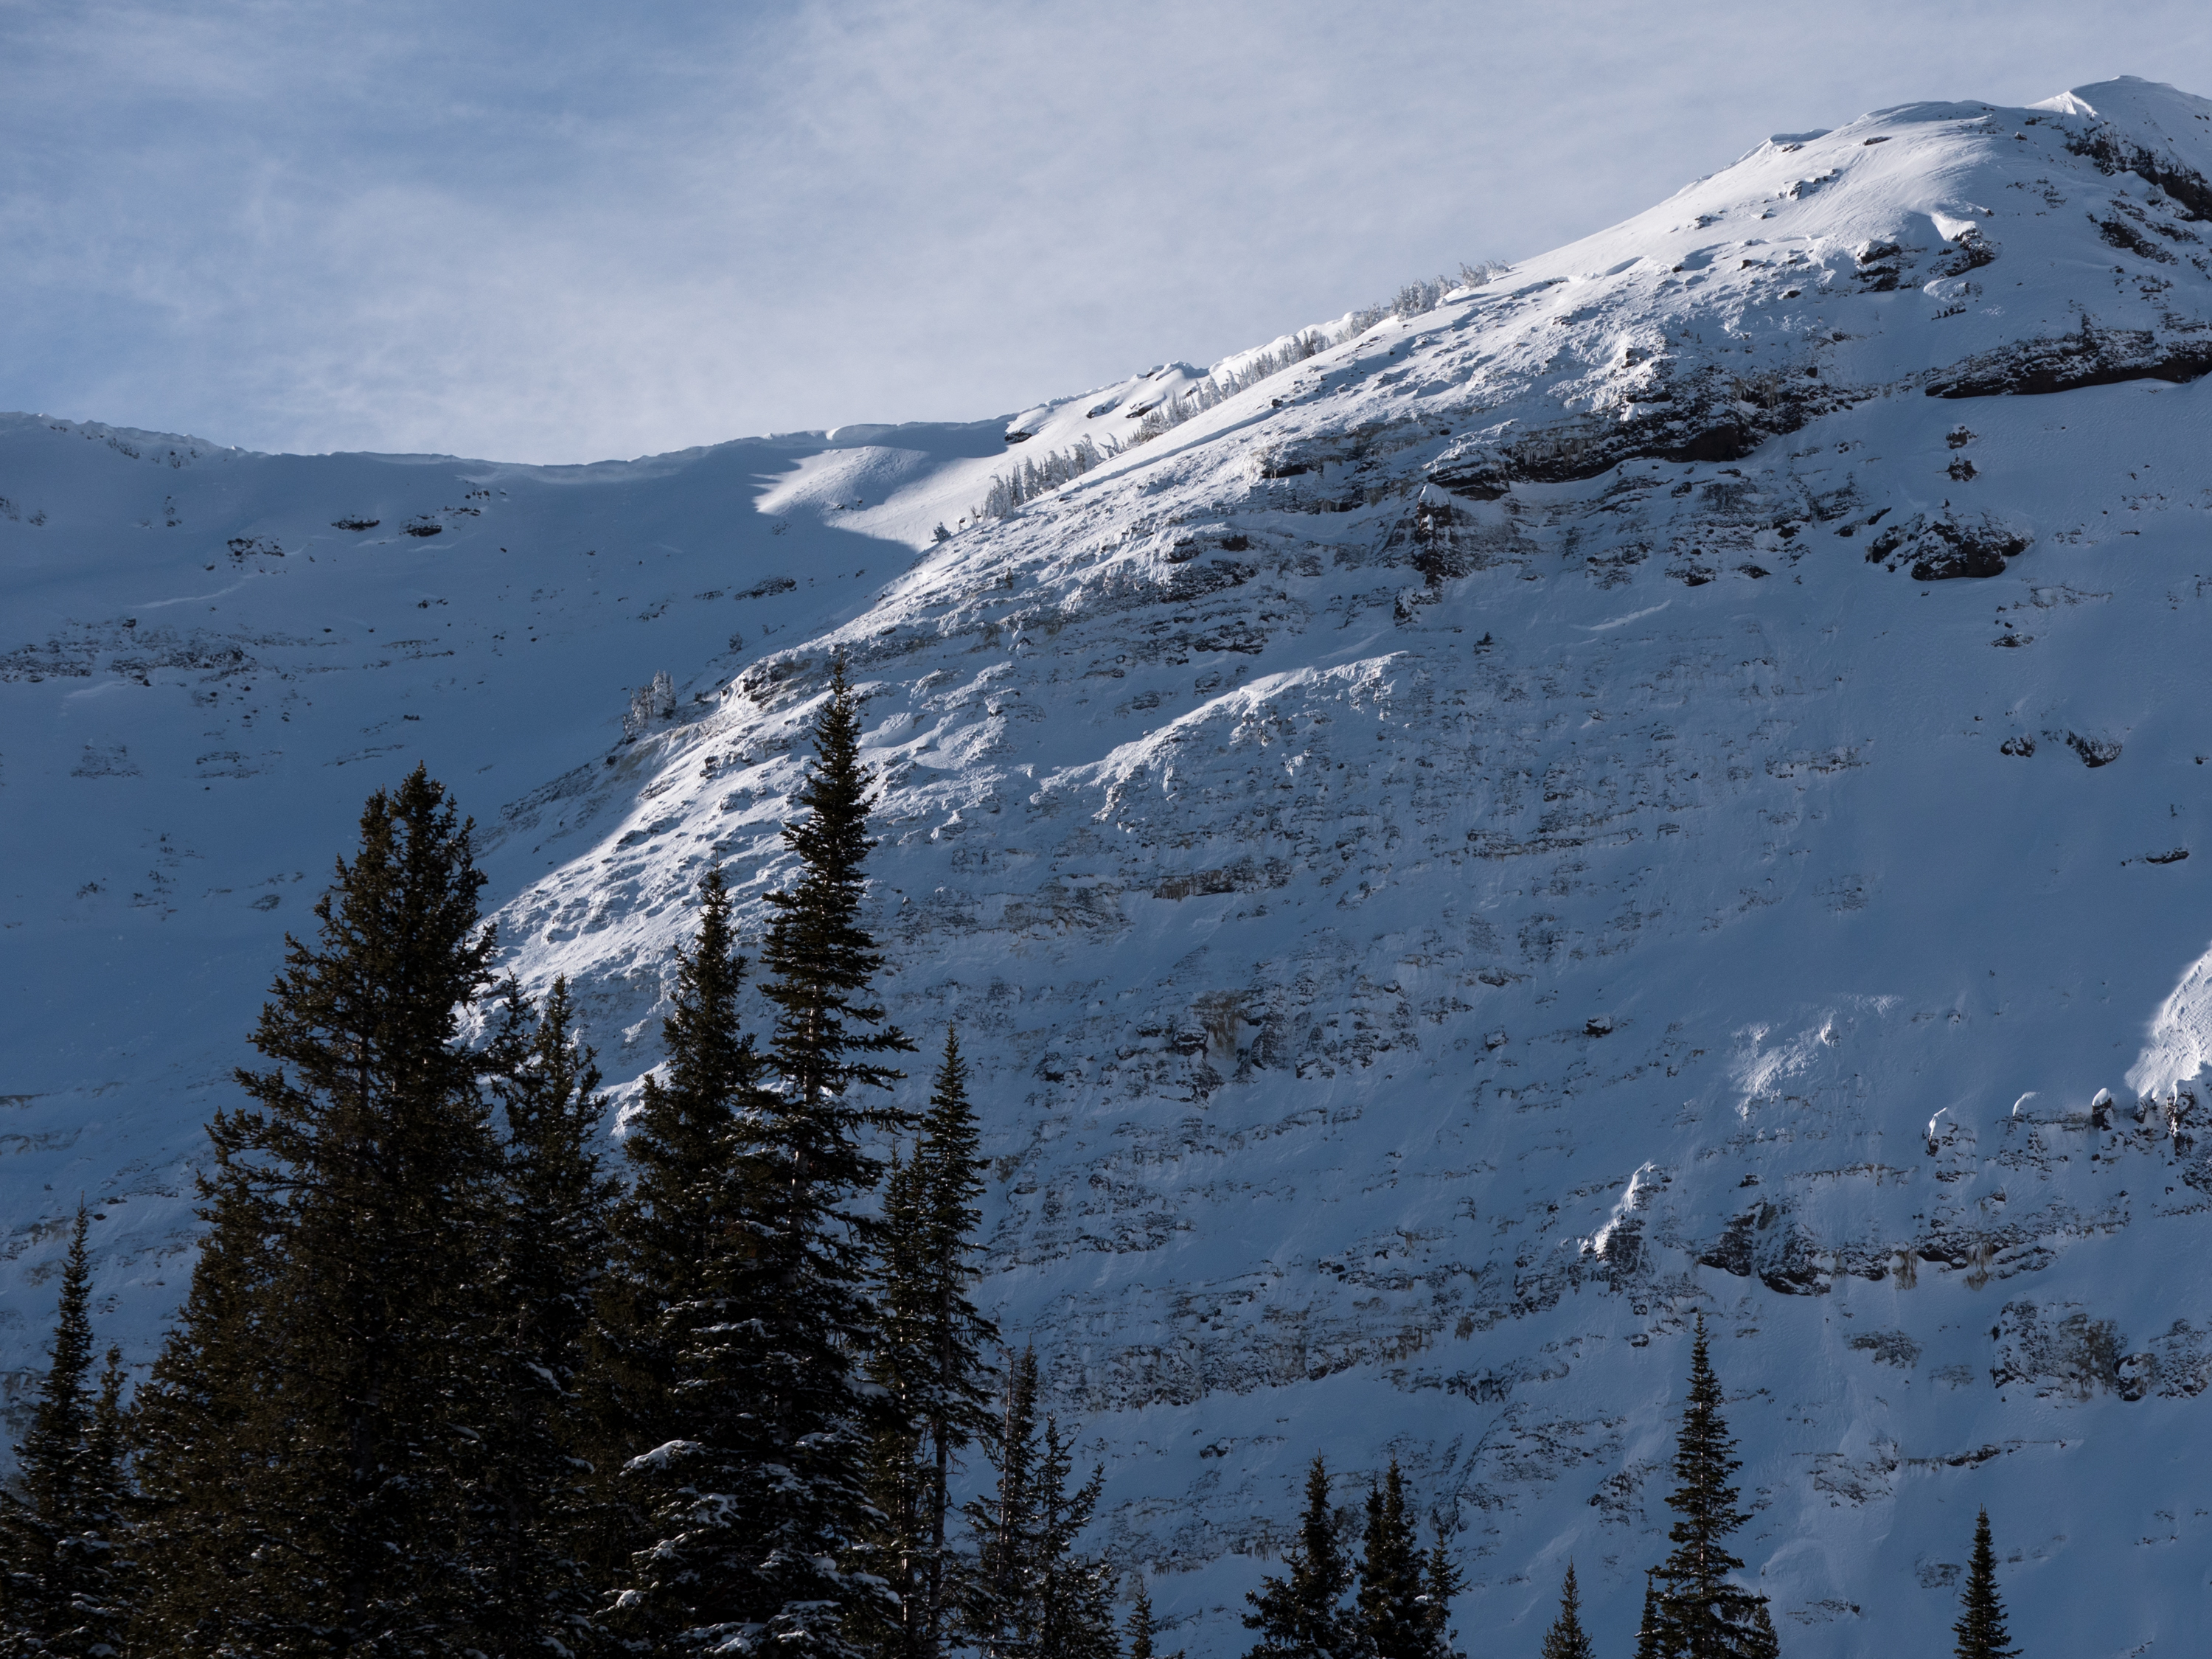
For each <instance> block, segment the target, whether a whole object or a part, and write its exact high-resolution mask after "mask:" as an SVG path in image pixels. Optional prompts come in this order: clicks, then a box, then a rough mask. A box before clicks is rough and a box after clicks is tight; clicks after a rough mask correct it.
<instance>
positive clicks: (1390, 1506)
mask: <svg viewBox="0 0 2212 1659" xmlns="http://www.w3.org/2000/svg"><path fill="white" fill-rule="evenodd" d="M1459 1590H1460V1575H1459V1570H1458V1569H1457V1568H1456V1567H1455V1565H1453V1564H1452V1559H1451V1555H1450V1553H1449V1551H1448V1550H1447V1549H1446V1548H1445V1547H1444V1541H1443V1536H1442V1535H1441V1534H1439V1535H1438V1537H1437V1541H1436V1545H1435V1547H1434V1548H1432V1549H1431V1551H1430V1553H1429V1554H1428V1556H1427V1558H1426V1559H1424V1558H1423V1556H1422V1554H1421V1551H1420V1540H1419V1534H1418V1529H1417V1528H1416V1527H1415V1524H1414V1520H1413V1508H1412V1505H1411V1504H1410V1502H1409V1501H1408V1499H1407V1495H1406V1485H1405V1477H1404V1476H1403V1475H1402V1474H1401V1473H1400V1472H1399V1468H1398V1460H1397V1459H1396V1458H1395V1457H1394V1458H1392V1459H1391V1460H1390V1467H1389V1470H1388V1471H1387V1472H1385V1474H1384V1475H1383V1480H1382V1483H1381V1484H1380V1485H1379V1486H1372V1487H1370V1488H1369V1489H1368V1493H1367V1528H1366V1536H1365V1538H1364V1541H1363V1544H1362V1547H1361V1552H1360V1558H1359V1588H1358V1593H1357V1595H1356V1596H1355V1597H1354V1607H1355V1616H1356V1620H1357V1624H1358V1643H1359V1645H1358V1650H1357V1651H1358V1653H1359V1654H1361V1655H1362V1656H1363V1659H1367V1656H1371V1659H1459V1655H1458V1654H1457V1652H1456V1651H1455V1650H1454V1649H1453V1647H1452V1645H1451V1630H1450V1621H1451V1602H1452V1598H1453V1597H1454V1596H1455V1595H1457V1594H1458V1593H1459Z"/></svg>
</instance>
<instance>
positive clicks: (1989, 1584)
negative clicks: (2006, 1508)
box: [1951, 1509, 2020, 1659]
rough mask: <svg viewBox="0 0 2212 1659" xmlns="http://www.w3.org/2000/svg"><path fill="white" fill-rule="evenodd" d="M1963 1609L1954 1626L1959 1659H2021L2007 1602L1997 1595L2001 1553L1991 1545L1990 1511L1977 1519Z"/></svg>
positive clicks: (1975, 1520) (1960, 1604) (1981, 1513)
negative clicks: (2007, 1626) (2008, 1618)
mask: <svg viewBox="0 0 2212 1659" xmlns="http://www.w3.org/2000/svg"><path fill="white" fill-rule="evenodd" d="M1959 1606H1960V1612H1959V1622H1958V1623H1957V1624H1955V1625H1954V1626H1951V1632H1952V1634H1953V1635H1954V1636H1956V1637H1957V1638H1959V1639H1958V1643H1957V1644H1956V1645H1955V1646H1954V1648H1953V1649H1952V1651H1953V1653H1954V1654H1955V1655H1957V1656H1958V1659H2018V1655H2019V1653H2020V1650H2019V1649H2018V1648H2016V1647H2014V1646H2013V1645H2012V1638H2011V1637H2010V1635H2009V1634H2008V1632H2006V1630H2005V1611H2004V1600H2003V1598H2002V1596H2000V1595H1998V1594H1997V1553H1996V1548H1995V1547H1993V1546H1992V1545H1991V1544H1990V1512H1989V1511H1988V1510H1986V1509H1985V1510H1982V1511H1981V1512H1980V1513H1979V1514H1978V1515H1977V1516H1975V1517H1974V1554H1973V1559H1972V1565H1969V1566H1968V1567H1967V1569H1966V1590H1965V1592H1964V1593H1963V1594H1962V1595H1960V1597H1959Z"/></svg>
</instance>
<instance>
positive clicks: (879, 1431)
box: [855, 1144, 941, 1659]
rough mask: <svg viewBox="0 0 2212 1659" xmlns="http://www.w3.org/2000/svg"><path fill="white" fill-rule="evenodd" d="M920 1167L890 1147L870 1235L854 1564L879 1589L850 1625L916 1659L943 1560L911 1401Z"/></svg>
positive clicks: (920, 1369)
mask: <svg viewBox="0 0 2212 1659" xmlns="http://www.w3.org/2000/svg"><path fill="white" fill-rule="evenodd" d="M922 1162H923V1159H922V1149H921V1146H920V1145H918V1144H917V1145H916V1146H915V1149H914V1157H913V1159H912V1160H911V1161H910V1162H909V1161H908V1160H906V1159H903V1158H901V1157H900V1155H899V1152H898V1149H897V1148H896V1146H894V1147H893V1148H892V1151H891V1157H890V1175H889V1176H888V1177H887V1178H886V1179H885V1181H884V1206H883V1214H882V1217H881V1219H880V1225H879V1226H878V1231H877V1249H876V1277H877V1279H878V1299H877V1320H878V1324H877V1329H876V1342H875V1348H874V1352H873V1353H872V1356H871V1358H870V1360H869V1365H868V1371H869V1375H870V1376H871V1377H872V1379H873V1380H874V1381H875V1383H877V1385H878V1387H879V1388H881V1389H882V1390H883V1399H882V1402H881V1409H880V1410H879V1411H878V1412H877V1413H875V1418H874V1425H873V1430H872V1437H871V1440H870V1444H869V1451H868V1501H869V1503H870V1504H872V1506H873V1509H874V1511H875V1516H874V1521H873V1524H872V1526H870V1528H868V1532H867V1541H866V1545H865V1547H863V1549H862V1550H861V1551H860V1560H861V1562H862V1564H863V1565H865V1566H866V1570H867V1571H869V1572H871V1573H872V1574H873V1575H874V1576H875V1577H877V1578H878V1579H880V1580H881V1581H882V1583H883V1588H884V1593H883V1595H882V1596H881V1597H880V1598H879V1599H878V1601H875V1602H874V1603H872V1604H870V1605H864V1606H862V1607H860V1608H859V1609H858V1610H857V1611H856V1613H855V1629H856V1631H857V1632H858V1633H860V1635H861V1636H862V1637H863V1638H865V1639H866V1641H867V1643H868V1644H870V1646H871V1647H872V1649H873V1650H874V1651H875V1652H876V1653H878V1655H880V1656H882V1659H922V1656H925V1655H933V1654H934V1653H935V1652H936V1644H934V1642H933V1639H932V1638H933V1621H932V1620H930V1618H929V1616H928V1613H929V1603H928V1600H927V1585H928V1583H929V1580H930V1569H931V1568H932V1567H933V1566H939V1565H940V1564H938V1563H934V1562H933V1561H931V1560H930V1559H928V1557H929V1555H930V1548H929V1543H930V1539H929V1525H928V1519H927V1507H928V1505H927V1497H926V1493H927V1488H928V1486H929V1474H930V1470H929V1468H928V1465H927V1462H925V1461H924V1458H923V1448H924V1444H925V1442H926V1439H927V1428H926V1427H925V1426H924V1425H923V1423H922V1420H921V1410H920V1407H919V1403H918V1401H917V1399H916V1396H917V1395H918V1394H919V1393H920V1392H921V1389H922V1387H923V1386H924V1384H925V1382H926V1379H927V1368H928V1348H927V1332H926V1324H925V1320H926V1310H925V1306H924V1304H923V1298H922V1294H921V1279H922V1265H921V1264H922V1260H923V1257H924V1255H925V1254H926V1250H927V1243H926V1238H925V1231H926V1228H925V1216H926V1213H927V1196H926V1194H925V1193H924V1191H923V1183H924V1179H925V1177H924V1174H923V1169H922ZM940 1572H941V1566H940Z"/></svg>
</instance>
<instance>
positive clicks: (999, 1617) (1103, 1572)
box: [961, 1348, 1121, 1659]
mask: <svg viewBox="0 0 2212 1659" xmlns="http://www.w3.org/2000/svg"><path fill="white" fill-rule="evenodd" d="M994 1438H995V1442H996V1443H995V1444H994V1445H993V1446H992V1447H991V1448H990V1451H991V1455H992V1462H993V1463H994V1464H995V1465H996V1467H997V1469H998V1474H999V1479H998V1483H997V1486H996V1487H995V1489H994V1491H992V1492H987V1493H986V1494H983V1495H982V1496H980V1497H978V1498H975V1499H974V1500H973V1501H971V1502H970V1503H969V1505H968V1509H967V1514H968V1518H969V1523H970V1525H971V1526H972V1527H973V1528H975V1534H976V1538H977V1541H978V1542H979V1544H980V1546H981V1547H980V1549H979V1551H978V1560H977V1565H976V1572H975V1577H974V1579H973V1581H972V1582H971V1583H969V1585H968V1587H967V1596H966V1601H965V1604H964V1606H963V1608H962V1609H961V1614H962V1617H961V1626H962V1629H961V1634H962V1635H963V1637H964V1638H965V1639H966V1640H967V1641H968V1642H969V1644H971V1645H973V1646H975V1647H976V1648H979V1649H981V1650H982V1652H983V1653H984V1654H985V1655H987V1656H988V1659H1116V1656H1118V1655H1119V1654H1120V1652H1121V1643H1120V1641H1119V1639H1118V1638H1116V1636H1115V1630H1114V1615H1113V1601H1114V1588H1115V1575H1114V1574H1113V1572H1112V1571H1109V1569H1108V1568H1107V1567H1106V1565H1104V1564H1103V1562H1101V1561H1099V1560H1098V1559H1096V1558H1095V1557H1091V1556H1089V1555H1085V1554H1084V1553H1081V1552H1079V1550H1078V1549H1077V1548H1076V1541H1077V1540H1078V1539H1079V1537H1080V1535H1081V1534H1082V1532H1083V1530H1084V1528H1086V1527H1088V1526H1089V1525H1090V1524H1091V1516H1092V1514H1093V1512H1094V1511H1095V1510H1097V1505H1098V1495H1099V1492H1100V1490H1101V1488H1102V1487H1103V1485H1104V1483H1105V1471H1104V1469H1103V1468H1098V1469H1094V1470H1093V1471H1092V1472H1091V1478H1090V1479H1089V1480H1086V1481H1085V1482H1084V1484H1083V1485H1082V1486H1079V1487H1077V1488H1075V1489H1074V1490H1073V1491H1072V1492H1071V1491H1070V1490H1069V1489H1068V1481H1069V1480H1070V1478H1071V1477H1072V1474H1073V1462H1074V1458H1073V1448H1072V1444H1071V1443H1070V1442H1069V1440H1068V1439H1067V1438H1066V1437H1063V1436H1062V1434H1061V1433H1060V1425H1059V1423H1058V1422H1057V1421H1056V1420H1055V1419H1053V1418H1052V1417H1051V1416H1050V1415H1047V1416H1046V1417H1045V1419H1044V1420H1043V1423H1042V1425H1039V1423H1038V1420H1037V1364H1036V1350H1035V1349H1033V1348H1024V1350H1023V1351H1022V1352H1021V1353H1020V1354H1018V1356H1016V1358H1015V1359H1014V1362H1013V1364H1012V1366H1011V1367H1010V1368H1009V1370H1008V1375H1007V1378H1006V1395H1005V1406H1004V1412H1003V1415H1002V1417H1001V1419H1000V1425H999V1428H998V1431H997V1433H996V1435H995V1437H994Z"/></svg>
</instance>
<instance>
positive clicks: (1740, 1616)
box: [1658, 1315, 1778, 1659]
mask: <svg viewBox="0 0 2212 1659" xmlns="http://www.w3.org/2000/svg"><path fill="white" fill-rule="evenodd" d="M1721 1404H1722V1398H1721V1385H1720V1380H1719V1379H1718V1378H1717V1376H1714V1375H1713V1368H1712V1364H1711V1358H1710V1357H1709V1355H1708V1352H1707V1348H1706V1339H1705V1317H1704V1316H1703V1315H1699V1318H1698V1333H1697V1340H1696V1341H1695V1342H1694V1343H1693V1344H1692V1347H1691V1350H1690V1389H1689V1398H1688V1400H1687V1401H1686V1403H1685V1404H1684V1406H1683V1408H1682V1425H1681V1428H1680V1430H1679V1431H1677V1433H1676V1436H1675V1443H1674V1478H1675V1480H1677V1481H1678V1482H1679V1483H1680V1484H1679V1485H1678V1486H1676V1488H1675V1490H1674V1492H1671V1493H1669V1494H1668V1498H1667V1502H1668V1506H1669V1507H1670V1508H1671V1509H1673V1510H1674V1513H1675V1514H1676V1515H1677V1516H1679V1517H1680V1519H1678V1520H1677V1521H1676V1522H1674V1525H1673V1526H1672V1527H1671V1528H1668V1534H1667V1535H1668V1539H1669V1540H1670V1541H1672V1542H1673V1543H1674V1550H1673V1552H1672V1553H1670V1554H1668V1558H1667V1559H1666V1561H1665V1562H1664V1563H1663V1564H1662V1565H1661V1566H1660V1567H1659V1569H1658V1577H1659V1578H1660V1580H1661V1581H1662V1583H1664V1584H1665V1585H1666V1587H1667V1588H1666V1589H1665V1591H1664V1592H1663V1593H1662V1595H1661V1596H1660V1598H1659V1608H1658V1613H1659V1625H1660V1630H1659V1633H1658V1639H1659V1642H1660V1644H1661V1645H1660V1652H1661V1653H1662V1654H1663V1655H1665V1656H1667V1659H1771V1656H1772V1655H1773V1654H1774V1652H1775V1651H1776V1649H1777V1646H1778V1644H1777V1642H1776V1638H1775V1635H1774V1626H1773V1623H1772V1621H1771V1619H1770V1618H1769V1617H1768V1614H1767V1611H1766V1598H1765V1596H1763V1595H1754V1594H1753V1592H1751V1591H1749V1590H1747V1589H1742V1588H1741V1587H1740V1586H1739V1585H1737V1584H1735V1583H1733V1582H1731V1581H1730V1580H1729V1577H1728V1575H1729V1573H1731V1572H1737V1571H1741V1570H1742V1567H1743V1563H1742V1562H1741V1561H1740V1560H1738V1559H1736V1558H1735V1556H1733V1555H1731V1554H1729V1552H1728V1549H1727V1547H1726V1541H1727V1539H1728V1538H1729V1535H1730V1534H1733V1533H1734V1532H1735V1530H1736V1529H1737V1528H1740V1527H1741V1526H1742V1525H1743V1523H1744V1522H1745V1521H1746V1520H1747V1519H1748V1518H1749V1517H1748V1516H1746V1515H1745V1514H1744V1513H1743V1512H1742V1511H1741V1510H1738V1509H1737V1508H1736V1506H1735V1504H1736V1489H1735V1486H1732V1485H1730V1484H1729V1476H1731V1475H1733V1474H1735V1472H1736V1470H1737V1469H1739V1468H1741V1467H1742V1464H1741V1461H1740V1460H1739V1459H1737V1458H1736V1456H1735V1441H1734V1439H1732V1438H1731V1437H1729V1431H1728V1424H1727V1422H1726V1421H1725V1420H1724V1419H1723V1418H1722V1416H1721Z"/></svg>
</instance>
